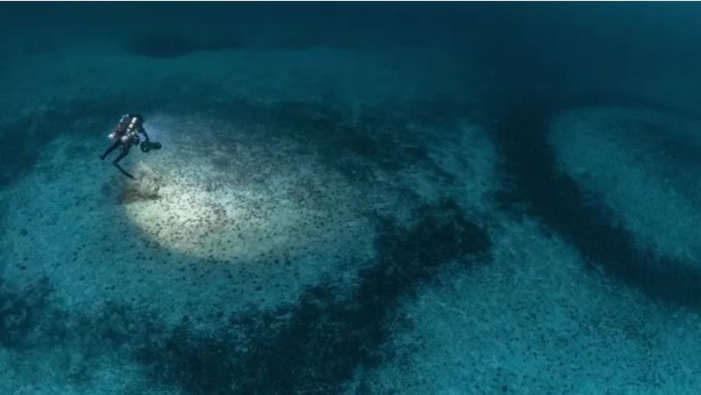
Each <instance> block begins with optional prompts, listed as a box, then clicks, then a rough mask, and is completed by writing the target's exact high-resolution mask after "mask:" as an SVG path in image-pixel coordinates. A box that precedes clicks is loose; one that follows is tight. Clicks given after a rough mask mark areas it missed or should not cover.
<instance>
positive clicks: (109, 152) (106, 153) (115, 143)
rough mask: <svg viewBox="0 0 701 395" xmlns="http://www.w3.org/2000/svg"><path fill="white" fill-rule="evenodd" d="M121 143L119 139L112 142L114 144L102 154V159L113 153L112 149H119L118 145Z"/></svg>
mask: <svg viewBox="0 0 701 395" xmlns="http://www.w3.org/2000/svg"><path fill="white" fill-rule="evenodd" d="M119 143H120V141H119V140H117V141H115V142H114V143H112V145H110V146H109V148H107V150H106V151H105V152H104V153H103V154H102V155H100V159H102V160H105V158H106V157H107V155H109V154H111V153H112V151H114V150H115V149H117V147H119Z"/></svg>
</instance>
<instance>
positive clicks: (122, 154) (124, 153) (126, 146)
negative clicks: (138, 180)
mask: <svg viewBox="0 0 701 395" xmlns="http://www.w3.org/2000/svg"><path fill="white" fill-rule="evenodd" d="M130 148H131V144H124V145H122V152H120V153H119V156H117V157H116V158H115V159H114V160H113V161H112V164H113V165H114V167H116V168H117V169H119V171H120V172H121V173H122V174H124V175H125V176H127V177H129V178H134V176H132V175H131V174H129V173H127V171H126V170H124V169H122V166H120V165H119V161H120V160H122V159H124V157H125V156H127V155H129V149H130Z"/></svg>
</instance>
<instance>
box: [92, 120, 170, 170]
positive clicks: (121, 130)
mask: <svg viewBox="0 0 701 395" xmlns="http://www.w3.org/2000/svg"><path fill="white" fill-rule="evenodd" d="M143 125H144V117H143V116H141V115H140V114H124V115H122V118H120V119H119V123H118V124H117V127H116V128H115V130H114V132H112V133H110V134H109V136H108V137H109V138H110V139H111V140H112V145H110V146H109V148H107V150H106V151H105V152H104V153H103V154H102V155H100V159H102V160H104V159H105V158H106V157H107V156H108V155H109V154H110V153H112V151H114V150H115V149H117V148H118V147H120V148H121V150H120V152H119V155H118V156H117V157H116V158H115V159H114V160H113V161H112V164H113V165H114V166H115V167H116V168H117V169H119V171H120V172H121V173H122V174H124V175H125V176H127V177H129V178H131V179H133V178H134V176H132V175H131V174H129V173H128V172H127V171H126V170H124V169H123V168H122V167H121V166H119V161H120V160H122V159H124V157H125V156H127V155H129V150H130V149H131V147H132V146H134V145H139V144H141V151H142V152H148V151H150V150H152V149H160V148H161V143H152V142H151V141H150V139H149V137H148V134H147V133H146V130H144V126H143ZM139 134H143V135H144V138H145V140H144V141H143V142H141V139H140V138H139Z"/></svg>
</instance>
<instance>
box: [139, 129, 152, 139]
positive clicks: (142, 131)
mask: <svg viewBox="0 0 701 395" xmlns="http://www.w3.org/2000/svg"><path fill="white" fill-rule="evenodd" d="M139 132H141V133H142V134H143V135H144V138H146V141H150V139H149V137H148V133H146V129H144V128H141V129H139Z"/></svg>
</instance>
